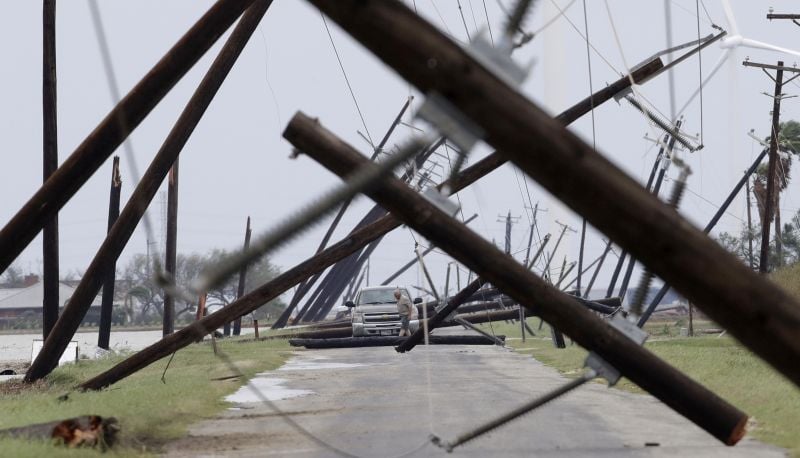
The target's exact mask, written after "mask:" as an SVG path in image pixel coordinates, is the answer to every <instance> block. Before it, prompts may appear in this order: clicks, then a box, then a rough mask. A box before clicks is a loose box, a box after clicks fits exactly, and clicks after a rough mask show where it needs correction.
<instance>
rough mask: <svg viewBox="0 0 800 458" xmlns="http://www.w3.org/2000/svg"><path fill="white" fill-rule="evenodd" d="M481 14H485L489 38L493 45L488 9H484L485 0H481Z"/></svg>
mask: <svg viewBox="0 0 800 458" xmlns="http://www.w3.org/2000/svg"><path fill="white" fill-rule="evenodd" d="M483 14H484V15H485V16H486V27H487V28H488V29H489V40H491V42H492V46H494V34H493V33H492V22H491V21H490V20H489V10H487V9H486V0H483Z"/></svg>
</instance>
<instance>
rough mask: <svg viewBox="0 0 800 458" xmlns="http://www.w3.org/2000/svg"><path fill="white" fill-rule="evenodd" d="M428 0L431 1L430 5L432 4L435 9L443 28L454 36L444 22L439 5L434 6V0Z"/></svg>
mask: <svg viewBox="0 0 800 458" xmlns="http://www.w3.org/2000/svg"><path fill="white" fill-rule="evenodd" d="M430 2H431V5H432V6H433V9H434V10H436V14H437V15H438V16H439V20H440V21H442V25H443V26H444V29H445V30H446V31H447V34H448V35H450V36H451V37H453V38H455V35H453V32H451V31H450V27H448V26H447V22H445V20H444V16H442V12H441V11H439V7H438V6H436V2H434V1H433V0H430Z"/></svg>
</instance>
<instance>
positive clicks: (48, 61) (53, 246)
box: [0, 0, 59, 339]
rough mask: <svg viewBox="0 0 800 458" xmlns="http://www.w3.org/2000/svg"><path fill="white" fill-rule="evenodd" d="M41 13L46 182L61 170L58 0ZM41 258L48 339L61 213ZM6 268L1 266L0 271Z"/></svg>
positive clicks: (49, 0) (47, 227)
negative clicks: (58, 89)
mask: <svg viewBox="0 0 800 458" xmlns="http://www.w3.org/2000/svg"><path fill="white" fill-rule="evenodd" d="M42 13H43V14H42V19H43V20H42V24H43V29H42V39H43V41H42V45H43V46H42V127H43V129H42V131H43V132H42V134H43V136H42V153H43V160H42V164H43V167H42V169H43V170H42V171H43V174H42V175H43V182H44V183H47V180H48V178H50V175H52V174H53V173H54V172H55V171H56V169H58V128H57V127H58V122H57V118H58V116H57V111H58V110H57V106H58V104H57V103H56V101H57V97H56V95H57V93H58V91H57V90H56V0H44V2H43V8H42ZM42 260H43V261H42V262H43V265H42V286H43V289H44V291H43V292H44V298H43V301H42V332H43V338H44V339H47V336H48V334H50V331H51V330H52V329H53V326H55V324H56V321H57V320H58V303H59V299H58V290H59V287H58V281H59V279H58V212H53V214H52V215H51V216H50V217H48V218H46V219H44V228H43V232H42ZM9 262H10V261H9ZM5 267H7V266H0V272H2V271H3V270H4V269H5Z"/></svg>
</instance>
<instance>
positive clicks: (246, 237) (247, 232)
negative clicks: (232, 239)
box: [233, 216, 253, 336]
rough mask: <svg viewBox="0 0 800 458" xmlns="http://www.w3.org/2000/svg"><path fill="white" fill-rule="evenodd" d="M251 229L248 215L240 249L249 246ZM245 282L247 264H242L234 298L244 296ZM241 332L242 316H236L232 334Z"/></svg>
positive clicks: (245, 249)
mask: <svg viewBox="0 0 800 458" xmlns="http://www.w3.org/2000/svg"><path fill="white" fill-rule="evenodd" d="M252 234H253V231H252V230H251V229H250V217H249V216H248V217H247V227H246V228H245V230H244V246H243V248H242V251H247V249H248V248H250V237H251V236H252ZM246 283H247V264H244V265H243V266H242V269H241V270H240V271H239V287H238V288H237V290H236V299H239V298H241V297H242V296H244V287H245V284H246ZM241 333H242V317H241V316H240V317H238V318H236V319H235V320H234V321H233V335H235V336H238V335H239V334H241Z"/></svg>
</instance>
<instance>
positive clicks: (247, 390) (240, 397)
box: [225, 372, 313, 404]
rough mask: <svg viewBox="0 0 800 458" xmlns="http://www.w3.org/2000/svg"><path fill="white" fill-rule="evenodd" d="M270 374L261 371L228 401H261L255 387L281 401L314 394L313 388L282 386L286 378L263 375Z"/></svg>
mask: <svg viewBox="0 0 800 458" xmlns="http://www.w3.org/2000/svg"><path fill="white" fill-rule="evenodd" d="M266 374H268V373H267V372H264V373H261V374H258V375H256V376H255V377H253V379H252V380H250V385H251V386H248V385H244V386H242V387H241V388H239V389H238V390H237V391H236V392H235V393H233V394H231V395H228V396H226V397H225V400H226V401H228V402H233V403H237V404H245V403H249V402H261V398H260V397H259V396H257V395H256V393H255V392H254V390H253V387H255V389H256V390H258V391H259V392H260V393H261V395H262V396H263V397H265V398H267V399H268V400H270V401H280V400H283V399H291V398H296V397H300V396H306V395H309V394H312V393H313V391H311V390H295V389H291V388H286V387H285V386H282V385H283V384H284V383H286V379H282V378H271V377H263V375H266Z"/></svg>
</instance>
